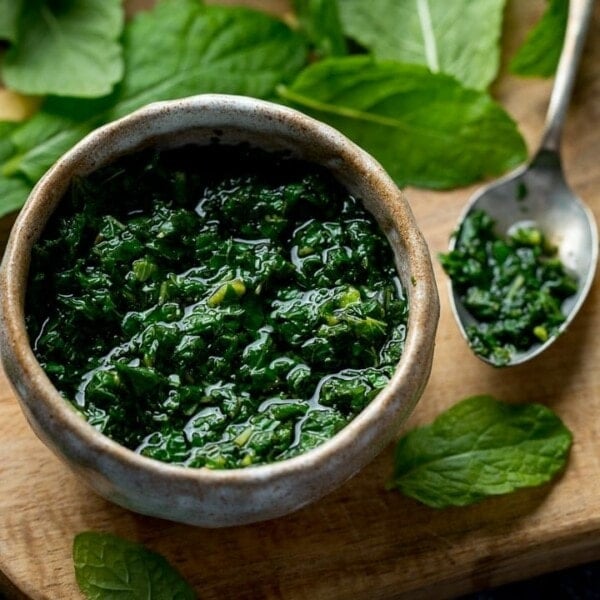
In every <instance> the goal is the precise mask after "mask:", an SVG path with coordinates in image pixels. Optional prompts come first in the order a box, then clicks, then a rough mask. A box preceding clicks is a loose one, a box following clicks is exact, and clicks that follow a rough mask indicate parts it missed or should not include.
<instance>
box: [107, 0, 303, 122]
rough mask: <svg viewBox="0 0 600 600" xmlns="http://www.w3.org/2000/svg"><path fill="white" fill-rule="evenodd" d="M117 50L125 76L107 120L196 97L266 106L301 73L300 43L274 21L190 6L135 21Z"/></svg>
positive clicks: (183, 2)
mask: <svg viewBox="0 0 600 600" xmlns="http://www.w3.org/2000/svg"><path fill="white" fill-rule="evenodd" d="M124 46H125V53H126V73H125V77H124V79H123V82H122V84H121V86H120V88H119V90H118V93H117V97H116V103H115V106H114V108H113V109H111V110H109V111H108V118H109V119H112V118H115V117H120V116H122V115H124V114H126V113H128V112H130V111H131V110H134V109H135V108H138V107H140V106H143V105H144V104H147V103H148V102H154V101H155V100H167V99H171V98H178V97H181V96H188V95H191V94H200V93H203V92H211V93H229V94H243V95H247V96H255V97H259V98H268V97H270V96H272V94H273V93H274V89H275V86H276V85H277V84H278V83H280V82H281V81H287V80H289V79H291V78H293V76H294V75H295V74H296V73H297V72H298V71H299V70H300V69H301V68H302V66H303V65H304V61H305V60H306V52H307V50H306V46H305V44H304V42H303V41H302V38H301V37H300V36H299V35H298V34H296V33H295V32H293V31H292V30H291V29H290V28H289V27H287V26H286V25H285V24H284V23H282V22H281V21H279V20H277V19H273V18H272V17H269V16H268V15H266V14H264V13H261V12H257V11H253V10H250V9H245V8H241V7H236V8H231V7H220V6H208V7H204V6H202V5H200V4H199V3H198V2H197V1H196V0H164V1H163V2H162V3H160V4H159V5H158V6H157V7H156V8H155V9H154V10H153V11H152V12H150V13H145V14H144V13H141V14H140V15H139V16H138V17H137V18H136V19H135V22H134V24H133V26H132V27H130V28H128V30H127V31H126V33H125V39H124ZM157 57H160V60H157Z"/></svg>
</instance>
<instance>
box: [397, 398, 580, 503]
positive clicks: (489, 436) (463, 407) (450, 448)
mask: <svg viewBox="0 0 600 600" xmlns="http://www.w3.org/2000/svg"><path fill="white" fill-rule="evenodd" d="M571 442H572V435H571V433H570V432H569V430H568V429H567V428H566V427H565V426H564V424H563V423H562V421H561V420H560V419H559V418H558V417H557V416H556V415H555V414H554V413H553V412H552V411H551V410H550V409H548V408H546V407H545V406H542V405H539V404H525V405H511V404H507V403H504V402H500V401H498V400H495V399H494V398H492V397H491V396H474V397H471V398H467V399H466V400H463V401H462V402H459V403H458V404H456V405H455V406H453V407H452V408H450V409H449V410H447V411H446V412H444V413H442V414H441V415H440V416H439V417H438V418H437V419H436V420H435V421H434V422H433V423H432V424H431V425H427V426H425V427H421V428H419V429H415V430H413V431H411V432H409V433H408V434H406V435H405V436H404V437H403V438H402V439H400V441H399V442H398V446H397V448H396V454H395V465H394V478H393V482H392V484H391V487H395V488H397V489H399V490H400V491H401V492H402V493H404V494H406V495H407V496H410V497H411V498H415V499H416V500H419V501H420V502H422V503H424V504H427V505H428V506H431V507H433V508H444V507H446V506H465V505H467V504H471V503H473V502H477V501H479V500H482V499H483V498H485V497H486V496H492V495H497V494H506V493H509V492H512V491H515V490H517V489H519V488H524V487H530V486H537V485H541V484H543V483H546V482H547V481H550V479H552V477H553V476H554V475H556V474H557V473H558V472H559V471H560V470H561V469H562V468H563V467H564V466H565V464H566V460H567V456H568V452H569V448H570V447H571Z"/></svg>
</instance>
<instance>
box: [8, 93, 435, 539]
mask: <svg viewBox="0 0 600 600" xmlns="http://www.w3.org/2000/svg"><path fill="white" fill-rule="evenodd" d="M215 137H218V138H220V140H221V141H222V142H223V143H232V144H233V143H239V142H249V143H250V144H252V145H253V146H256V147H260V148H263V149H266V150H283V149H285V150H288V151H291V153H292V155H294V156H296V157H298V158H301V159H304V160H307V161H311V162H314V163H318V164H320V165H323V166H325V167H326V168H327V169H329V171H330V172H331V173H333V175H334V176H335V177H336V178H337V179H338V180H339V181H340V182H341V183H342V184H343V185H345V187H346V188H347V189H348V190H349V191H350V192H351V193H353V194H354V195H356V196H357V197H360V198H361V199H362V200H363V202H364V205H365V207H366V208H367V210H369V211H370V212H371V213H372V214H373V215H374V217H375V218H376V220H377V221H378V223H379V225H380V227H381V229H382V230H383V232H384V233H385V235H386V236H387V238H388V239H389V241H390V244H391V246H392V248H393V250H394V254H395V260H396V265H397V269H398V273H399V276H400V279H401V281H402V284H403V286H404V288H405V290H406V291H407V295H408V300H409V321H408V334H407V339H406V346H405V350H404V354H403V356H402V358H401V360H400V362H399V364H398V366H397V368H396V371H395V373H394V375H393V378H392V379H391V381H390V383H389V384H388V385H387V387H385V388H384V389H383V390H382V391H381V392H380V393H379V395H378V396H377V397H376V398H375V399H374V400H373V401H372V402H371V403H370V404H369V406H367V407H366V408H365V409H364V411H363V412H362V413H361V414H360V415H358V416H357V417H356V418H355V419H354V420H353V421H352V422H350V423H349V424H348V425H347V426H346V427H345V428H344V429H343V430H342V431H340V432H339V433H338V434H337V435H335V436H334V437H333V438H332V439H331V440H329V441H327V442H325V443H324V444H322V445H321V446H319V447H318V448H316V449H314V450H311V451H309V452H307V453H305V454H303V455H300V456H297V457H294V458H291V459H288V460H285V461H282V462H277V463H273V464H269V465H262V466H253V467H248V468H245V469H234V470H222V471H218V470H217V471H215V470H209V469H205V468H201V469H193V468H186V467H181V466H175V465H169V464H165V463H161V462H158V461H155V460H152V459H149V458H145V457H143V456H140V455H138V454H136V453H135V452H133V451H131V450H128V449H127V448H125V447H123V446H121V445H119V444H118V443H116V442H114V441H112V440H110V439H109V438H107V437H105V436H104V435H103V434H101V433H99V432H98V431H96V430H95V429H94V428H93V427H91V426H90V425H89V424H88V423H87V422H85V421H84V420H83V419H82V418H81V417H80V416H78V414H77V413H75V412H74V411H73V410H72V409H71V408H70V405H69V404H68V402H67V401H66V400H64V399H63V398H62V397H61V396H60V394H59V393H58V391H57V390H56V389H55V388H54V387H53V385H52V383H51V382H50V380H49V379H48V377H47V376H46V374H45V373H44V371H43V370H42V368H41V367H40V365H39V364H38V362H37V360H36V358H35V356H34V354H33V352H32V350H31V345H30V341H29V339H28V336H27V332H26V329H25V320H24V300H25V295H26V291H27V290H26V288H27V276H28V269H29V262H30V254H31V249H32V245H33V244H34V243H35V242H36V240H37V239H38V238H39V236H40V234H41V233H42V231H43V229H44V226H45V224H46V222H47V221H48V218H49V216H50V215H51V213H52V212H53V211H54V209H55V208H56V206H57V204H58V203H59V201H60V200H61V197H62V196H63V194H64V193H65V191H66V189H67V186H68V185H69V182H70V181H71V179H72V178H73V177H74V176H76V175H85V174H88V173H90V172H91V171H94V170H95V169H97V168H99V167H101V166H103V165H105V164H107V163H109V162H111V161H113V160H115V159H116V158H118V157H120V156H122V155H125V154H129V153H131V152H135V151H137V150H140V149H142V148H146V147H149V146H156V147H162V148H165V147H169V148H172V147H177V146H181V145H184V144H189V143H196V144H207V143H209V142H210V141H211V140H212V139H214V138H215ZM400 159H401V158H399V160H400ZM438 312H439V306H438V295H437V290H436V286H435V280H434V276H433V271H432V265H431V260H430V257H429V252H428V248H427V245H426V243H425V241H424V239H423V236H422V235H421V233H420V232H419V230H418V228H417V225H416V224H415V220H414V218H413V215H412V213H411V210H410V207H409V205H408V203H407V201H406V200H405V198H404V197H403V195H402V194H401V192H400V191H399V190H398V188H397V187H396V186H395V184H394V183H393V182H392V180H391V179H390V178H389V176H388V175H387V174H386V173H385V171H384V170H383V168H382V167H381V166H380V165H379V164H378V163H377V162H376V161H375V160H374V159H373V158H372V157H371V156H370V155H368V154H367V153H366V152H364V151H363V150H361V149H360V148H359V147H357V146H356V145H355V144H353V143H352V142H351V141H349V140H348V139H347V138H345V137H344V136H343V135H341V134H340V133H339V132H338V131H336V130H334V129H332V128H331V127H329V126H327V125H325V124H323V123H320V122H318V121H316V120H314V119H312V118H309V117H307V116H306V115H303V114H301V113H299V112H296V111H294V110H291V109H289V108H285V107H283V106H279V105H276V104H271V103H268V102H263V101H259V100H255V99H252V98H246V97H236V96H223V95H201V96H196V97H192V98H185V99H181V100H174V101H169V102H162V103H156V104H152V105H149V106H147V107H145V108H142V109H140V110H138V111H136V112H134V113H132V114H131V115H129V116H127V117H124V118H122V119H120V120H119V121H116V122H114V123H111V124H109V125H106V126H104V127H101V128H100V129H97V130H96V131H94V132H92V133H91V134H90V135H88V136H87V137H86V138H85V139H83V140H82V141H81V142H79V143H78V144H77V145H76V146H75V147H74V148H73V149H71V150H70V151H69V152H67V153H66V154H65V155H64V156H63V157H62V158H61V159H60V160H59V161H58V162H57V163H56V164H55V165H54V166H53V167H52V168H51V169H50V170H49V171H48V172H47V173H46V175H45V176H44V177H43V178H42V179H41V180H40V182H39V183H38V184H37V186H36V187H35V189H34V190H33V191H32V193H31V195H30V197H29V199H28V201H27V203H26V205H25V207H24V208H23V210H22V211H21V213H20V215H19V217H18V219H17V222H16V224H15V226H14V228H13V230H12V233H11V236H10V240H9V243H8V246H7V249H6V253H5V256H4V260H3V264H2V269H1V274H0V351H1V353H2V361H3V365H4V369H5V371H6V373H7V375H8V377H9V379H10V381H11V382H12V385H13V386H14V388H15V390H16V392H17V395H18V398H19V400H20V403H21V407H22V409H23V412H24V413H25V416H26V417H27V420H28V421H29V423H30V425H31V427H32V428H33V430H34V431H35V433H36V434H37V435H38V436H39V438H40V439H41V440H42V441H43V442H44V443H45V444H46V445H47V446H48V447H49V448H51V449H52V450H53V451H54V452H55V453H56V454H57V455H58V456H59V457H60V458H61V459H62V460H64V461H65V462H66V464H67V465H68V466H69V467H71V469H72V470H73V471H74V472H75V473H77V475H79V476H80V477H81V478H82V479H83V480H84V481H85V482H87V484H89V485H90V486H91V487H92V488H93V489H94V490H96V492H98V493H99V494H101V495H102V496H104V497H105V498H107V499H108V500H110V501H112V502H115V503H117V504H119V505H121V506H124V507H126V508H128V509H131V510H133V511H136V512H139V513H143V514H147V515H153V516H156V517H162V518H165V519H170V520H173V521H179V522H183V523H188V524H193V525H200V526H205V527H223V526H230V525H239V524H244V523H251V522H255V521H261V520H265V519H271V518H274V517H279V516H281V515H284V514H286V513H289V512H291V511H294V510H296V509H299V508H300V507H302V506H304V505H306V504H308V503H310V502H312V501H315V500H317V499H318V498H321V497H322V496H324V495H325V494H327V493H328V492H330V491H332V490H333V489H334V488H336V487H338V486H339V485H341V484H342V483H343V482H344V481H346V480H347V479H349V478H350V477H352V476H353V475H354V474H355V473H356V472H357V471H359V469H361V468H362V467H364V466H365V465H367V463H369V462H370V461H371V460H372V459H373V458H374V457H375V456H376V455H377V453H378V452H380V451H381V450H382V448H383V447H384V446H385V445H386V444H388V443H389V442H390V441H391V440H392V439H393V438H394V437H395V436H396V435H397V434H398V431H399V428H400V426H401V424H402V423H403V421H404V420H405V419H406V418H407V416H408V415H409V413H410V412H411V410H412V409H413V407H414V406H415V403H416V402H417V400H418V398H419V397H420V395H421V393H422V391H423V388H424V386H425V384H426V382H427V379H428V377H429V373H430V369H431V362H432V356H433V349H434V337H435V331H436V327H437V321H438Z"/></svg>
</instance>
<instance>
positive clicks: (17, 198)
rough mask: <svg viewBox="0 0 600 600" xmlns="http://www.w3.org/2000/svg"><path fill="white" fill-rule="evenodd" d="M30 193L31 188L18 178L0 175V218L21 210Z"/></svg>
mask: <svg viewBox="0 0 600 600" xmlns="http://www.w3.org/2000/svg"><path fill="white" fill-rule="evenodd" d="M30 191H31V186H30V185H29V184H28V183H27V182H26V181H24V180H23V179H21V178H20V177H13V178H8V177H3V176H2V175H0V217H3V216H5V215H8V214H10V213H12V212H14V211H16V210H18V209H19V208H21V206H22V205H23V201H24V199H26V198H27V196H28V195H29V192H30Z"/></svg>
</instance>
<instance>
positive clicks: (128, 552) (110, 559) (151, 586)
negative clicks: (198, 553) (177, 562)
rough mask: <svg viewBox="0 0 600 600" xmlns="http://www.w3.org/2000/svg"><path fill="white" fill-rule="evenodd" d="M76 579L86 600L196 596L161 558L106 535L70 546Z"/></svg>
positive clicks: (82, 537) (189, 599)
mask: <svg viewBox="0 0 600 600" xmlns="http://www.w3.org/2000/svg"><path fill="white" fill-rule="evenodd" d="M73 561H74V563H75V577H76V579H77V584H78V585H79V589H80V590H81V592H82V594H83V595H84V596H85V598H87V600H194V599H195V598H196V594H195V593H194V591H193V590H192V588H191V587H190V586H189V585H188V584H187V583H186V582H185V581H184V580H183V579H182V577H181V575H180V574H179V573H178V572H177V571H176V570H175V569H174V568H173V567H172V566H171V565H170V564H169V563H168V562H167V560H166V559H165V558H164V557H162V556H161V555H160V554H156V553H155V552H151V551H150V550H147V549H146V548H144V546H141V545H139V544H134V543H133V542H128V541H126V540H124V539H121V538H119V537H117V536H114V535H110V534H107V533H95V532H92V531H86V532H84V533H80V534H78V535H77V536H76V537H75V540H74V542H73Z"/></svg>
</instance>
